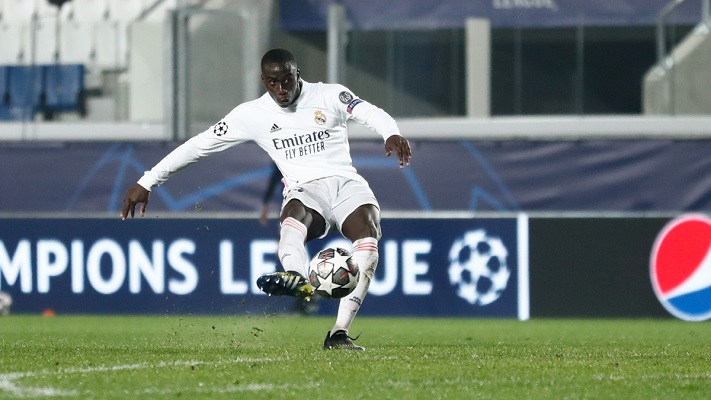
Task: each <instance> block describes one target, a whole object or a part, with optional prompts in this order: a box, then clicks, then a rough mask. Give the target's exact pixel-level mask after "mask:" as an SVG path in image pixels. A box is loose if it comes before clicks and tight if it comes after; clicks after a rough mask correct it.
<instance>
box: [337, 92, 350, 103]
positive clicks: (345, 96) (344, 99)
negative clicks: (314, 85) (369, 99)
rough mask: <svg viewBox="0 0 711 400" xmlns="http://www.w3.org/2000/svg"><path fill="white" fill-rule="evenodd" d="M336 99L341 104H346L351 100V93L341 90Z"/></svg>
mask: <svg viewBox="0 0 711 400" xmlns="http://www.w3.org/2000/svg"><path fill="white" fill-rule="evenodd" d="M338 100H340V101H341V103H343V104H348V103H350V102H351V101H353V95H352V94H350V93H349V92H346V91H343V92H341V93H340V94H339V95H338Z"/></svg>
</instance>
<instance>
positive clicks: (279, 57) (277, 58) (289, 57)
mask: <svg viewBox="0 0 711 400" xmlns="http://www.w3.org/2000/svg"><path fill="white" fill-rule="evenodd" d="M290 62H291V63H294V65H296V56H294V53H292V52H290V51H289V50H287V49H271V50H269V51H268V52H266V53H264V56H263V57H262V63H261V68H262V69H264V66H265V65H267V64H272V63H290Z"/></svg>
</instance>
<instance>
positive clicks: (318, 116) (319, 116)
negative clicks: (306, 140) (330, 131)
mask: <svg viewBox="0 0 711 400" xmlns="http://www.w3.org/2000/svg"><path fill="white" fill-rule="evenodd" d="M314 121H316V123H317V124H319V125H323V124H325V123H326V116H325V115H324V114H323V112H322V111H321V110H316V111H315V112H314Z"/></svg>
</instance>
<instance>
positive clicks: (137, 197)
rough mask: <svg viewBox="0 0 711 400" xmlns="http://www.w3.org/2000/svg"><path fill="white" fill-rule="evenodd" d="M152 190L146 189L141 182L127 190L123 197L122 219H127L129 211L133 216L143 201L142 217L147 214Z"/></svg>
mask: <svg viewBox="0 0 711 400" xmlns="http://www.w3.org/2000/svg"><path fill="white" fill-rule="evenodd" d="M150 194H151V192H149V191H148V190H146V189H145V188H144V187H143V186H141V185H139V184H137V183H136V184H134V185H133V186H131V187H130V188H129V189H128V191H127V192H126V197H125V198H124V199H123V210H121V219H122V220H125V219H126V218H127V217H128V215H129V213H131V214H130V215H131V218H133V215H134V214H135V213H136V205H137V204H138V203H141V217H142V216H144V215H145V214H146V206H147V205H148V198H149V197H150Z"/></svg>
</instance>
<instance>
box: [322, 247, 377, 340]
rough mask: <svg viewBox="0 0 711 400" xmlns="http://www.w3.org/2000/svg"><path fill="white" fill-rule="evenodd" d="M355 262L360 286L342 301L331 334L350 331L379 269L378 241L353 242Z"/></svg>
mask: <svg viewBox="0 0 711 400" xmlns="http://www.w3.org/2000/svg"><path fill="white" fill-rule="evenodd" d="M353 260H354V261H355V262H356V264H358V268H359V269H360V279H359V280H358V286H356V288H355V289H354V290H353V292H351V294H349V295H348V296H346V297H344V298H342V299H341V302H340V304H339V305H338V316H337V317H336V324H335V325H334V326H333V329H332V330H331V333H333V332H335V331H338V330H344V331H348V329H350V327H351V323H353V320H354V319H355V316H356V314H357V313H358V310H359V309H360V306H361V304H363V299H365V295H366V294H367V293H368V288H369V287H370V281H371V280H372V279H373V276H374V275H375V269H376V268H377V267H378V240H377V239H375V238H364V239H359V240H356V241H355V242H353Z"/></svg>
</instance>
